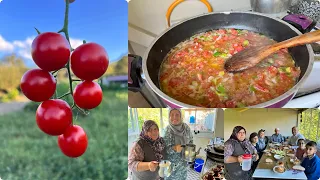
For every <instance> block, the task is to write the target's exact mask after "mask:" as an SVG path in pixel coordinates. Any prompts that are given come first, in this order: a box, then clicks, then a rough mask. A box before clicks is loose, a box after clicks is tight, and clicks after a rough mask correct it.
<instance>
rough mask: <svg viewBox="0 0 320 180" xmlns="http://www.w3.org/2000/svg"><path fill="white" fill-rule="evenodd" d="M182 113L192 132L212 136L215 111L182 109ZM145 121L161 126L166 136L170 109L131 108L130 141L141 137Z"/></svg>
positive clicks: (160, 128)
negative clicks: (152, 121) (151, 121)
mask: <svg viewBox="0 0 320 180" xmlns="http://www.w3.org/2000/svg"><path fill="white" fill-rule="evenodd" d="M181 112H182V117H183V121H184V122H185V123H187V124H188V125H189V126H190V129H191V130H192V131H196V132H198V131H199V132H200V134H203V133H207V135H205V136H212V133H213V131H214V124H215V118H216V117H215V115H216V110H215V109H181ZM145 120H154V121H155V122H156V123H157V124H158V126H159V131H160V136H164V129H165V127H167V126H168V125H169V109H168V108H129V109H128V134H129V139H135V138H137V137H138V136H139V134H140V132H141V129H142V125H143V122H144V121H145ZM197 134H198V133H197ZM129 144H130V143H129Z"/></svg>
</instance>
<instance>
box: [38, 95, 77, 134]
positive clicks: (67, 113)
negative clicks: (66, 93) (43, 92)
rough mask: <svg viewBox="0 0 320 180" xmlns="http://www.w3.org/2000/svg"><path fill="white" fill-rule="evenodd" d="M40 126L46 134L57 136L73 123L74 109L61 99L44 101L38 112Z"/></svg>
mask: <svg viewBox="0 0 320 180" xmlns="http://www.w3.org/2000/svg"><path fill="white" fill-rule="evenodd" d="M36 121H37V124H38V127H39V128H40V129H41V130H42V131H43V132H45V133H46V134H49V135H52V136H57V135H60V134H63V133H64V132H65V130H66V129H67V128H68V127H69V126H70V125H71V123H72V110H71V108H70V106H69V105H68V103H66V102H65V101H63V100H61V99H53V100H47V101H44V102H42V103H41V104H40V105H39V107H38V109H37V112H36Z"/></svg>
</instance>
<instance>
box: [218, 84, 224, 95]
mask: <svg viewBox="0 0 320 180" xmlns="http://www.w3.org/2000/svg"><path fill="white" fill-rule="evenodd" d="M217 91H218V92H219V93H222V94H225V93H226V90H225V89H224V87H223V85H222V84H219V85H218V86H217Z"/></svg>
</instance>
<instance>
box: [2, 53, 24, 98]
mask: <svg viewBox="0 0 320 180" xmlns="http://www.w3.org/2000/svg"><path fill="white" fill-rule="evenodd" d="M27 70H28V68H26V66H25V64H24V62H23V60H22V58H20V57H17V56H16V55H15V54H12V55H8V56H5V57H3V58H2V59H0V91H1V92H5V93H8V92H10V91H12V90H14V89H17V88H19V84H20V80H21V77H22V75H23V74H24V73H25V72H26V71H27ZM2 95H3V94H2ZM0 96H1V94H0Z"/></svg>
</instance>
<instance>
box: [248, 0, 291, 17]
mask: <svg viewBox="0 0 320 180" xmlns="http://www.w3.org/2000/svg"><path fill="white" fill-rule="evenodd" d="M291 3H292V0H250V4H251V8H252V10H253V11H255V12H260V13H268V14H273V13H280V12H285V11H287V10H288V9H289V7H290V6H291Z"/></svg>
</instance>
